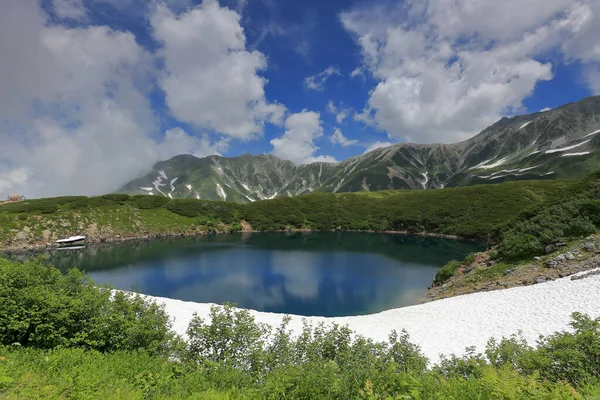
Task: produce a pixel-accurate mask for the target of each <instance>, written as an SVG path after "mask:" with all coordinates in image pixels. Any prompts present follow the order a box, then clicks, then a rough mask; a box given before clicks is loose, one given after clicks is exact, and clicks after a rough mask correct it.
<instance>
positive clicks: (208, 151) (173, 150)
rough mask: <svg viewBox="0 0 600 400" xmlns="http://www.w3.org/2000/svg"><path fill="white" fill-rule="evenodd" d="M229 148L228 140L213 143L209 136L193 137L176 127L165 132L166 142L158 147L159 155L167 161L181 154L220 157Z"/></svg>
mask: <svg viewBox="0 0 600 400" xmlns="http://www.w3.org/2000/svg"><path fill="white" fill-rule="evenodd" d="M227 147H228V140H227V139H226V138H224V139H221V140H219V141H217V142H211V140H210V138H209V137H208V136H207V135H204V136H202V137H196V136H192V135H189V134H188V133H187V132H186V131H185V130H183V128H181V127H176V128H172V129H168V130H167V131H166V132H165V138H164V140H163V141H162V143H160V144H159V145H158V155H159V158H160V159H161V160H167V159H169V158H171V157H175V156H177V155H179V154H191V155H193V156H196V157H206V156H210V155H218V156H220V155H221V153H222V152H224V151H227Z"/></svg>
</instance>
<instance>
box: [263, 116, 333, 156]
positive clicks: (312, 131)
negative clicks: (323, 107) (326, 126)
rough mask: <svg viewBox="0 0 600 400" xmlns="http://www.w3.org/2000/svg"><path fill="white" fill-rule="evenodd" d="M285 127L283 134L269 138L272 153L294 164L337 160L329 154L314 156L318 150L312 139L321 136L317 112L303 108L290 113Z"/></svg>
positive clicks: (321, 129) (321, 130)
mask: <svg viewBox="0 0 600 400" xmlns="http://www.w3.org/2000/svg"><path fill="white" fill-rule="evenodd" d="M285 129H286V130H285V133H284V134H283V135H281V136H280V137H278V138H275V139H273V140H271V145H272V146H273V151H272V154H273V155H275V156H277V157H279V158H282V159H284V160H289V161H292V162H294V163H296V164H310V163H313V162H337V160H336V159H335V158H333V157H331V156H318V157H315V156H314V154H315V153H316V152H317V150H319V147H318V146H316V145H315V144H314V141H315V139H318V138H320V137H322V136H323V128H322V127H321V115H320V114H319V113H318V112H314V111H307V110H304V111H302V112H299V113H295V114H291V115H290V116H289V117H288V118H287V119H286V120H285Z"/></svg>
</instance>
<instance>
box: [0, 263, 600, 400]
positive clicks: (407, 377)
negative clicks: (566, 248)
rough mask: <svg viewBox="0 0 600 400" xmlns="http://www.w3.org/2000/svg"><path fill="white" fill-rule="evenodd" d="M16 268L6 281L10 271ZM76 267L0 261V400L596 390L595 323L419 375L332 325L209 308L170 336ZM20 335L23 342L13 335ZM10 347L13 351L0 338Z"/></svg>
mask: <svg viewBox="0 0 600 400" xmlns="http://www.w3.org/2000/svg"><path fill="white" fill-rule="evenodd" d="M17 272H19V273H17ZM108 293H109V292H108V289H107V288H105V287H98V286H95V285H94V284H93V282H92V281H90V280H89V278H87V277H86V276H85V275H84V274H82V273H81V272H79V271H76V270H73V271H70V272H69V273H68V274H67V275H66V276H61V275H60V273H59V272H58V271H57V270H56V269H54V268H53V267H46V266H43V265H42V264H41V263H40V262H38V261H30V262H25V263H12V262H9V261H7V260H0V304H3V305H4V304H8V305H9V308H10V309H9V312H5V311H4V308H3V309H2V313H1V314H0V397H2V398H7V399H63V398H73V399H95V398H107V399H108V398H110V399H187V398H189V399H280V398H290V399H405V398H411V399H441V398H443V399H470V398H473V399H475V398H485V399H489V398H498V399H584V398H594V396H598V395H600V385H598V382H599V379H600V347H599V346H598V344H599V343H600V319H599V320H592V319H590V318H588V317H587V316H584V315H579V314H574V315H573V323H572V326H573V332H559V333H556V334H554V335H552V336H549V337H546V338H543V339H541V340H540V341H539V344H538V347H537V348H536V349H534V348H532V347H530V346H529V345H527V344H526V343H525V342H524V341H523V340H522V339H520V338H519V337H518V336H515V337H512V338H508V339H504V340H502V341H500V342H495V341H493V340H491V341H490V342H489V343H488V346H487V349H486V351H485V353H484V354H475V353H474V352H473V351H471V352H469V353H467V355H465V356H464V357H460V358H459V357H455V356H452V357H447V358H444V359H443V360H442V362H441V363H440V364H439V365H436V366H433V367H429V366H428V360H427V359H426V358H425V357H424V356H423V355H422V354H421V353H420V350H419V348H418V347H417V346H415V345H413V344H411V343H410V340H409V337H408V335H407V334H406V333H405V332H402V333H396V332H391V333H390V336H389V340H388V341H386V342H374V341H372V340H370V339H366V338H363V337H360V336H354V335H353V333H352V332H351V331H350V330H349V329H347V328H345V327H341V326H336V325H333V326H324V325H317V326H310V325H305V326H304V328H303V330H302V332H301V333H300V334H299V335H298V336H292V335H291V333H290V329H289V327H288V323H289V320H288V319H284V321H283V323H282V325H281V326H280V327H279V328H278V329H275V330H272V329H271V328H269V327H267V326H265V325H262V324H259V323H256V322H255V321H254V319H253V317H252V316H251V315H250V314H249V312H248V311H244V310H235V309H233V308H232V307H231V306H229V305H228V306H225V307H213V309H212V311H211V316H210V321H204V320H202V319H201V318H199V317H195V318H194V319H193V320H192V322H191V323H190V325H189V328H188V331H187V333H188V336H189V340H188V341H187V342H184V341H182V340H180V339H179V338H177V337H175V336H174V335H173V334H171V333H169V328H170V327H169V322H168V320H167V319H166V318H165V315H164V310H162V309H161V308H160V307H158V306H156V305H154V304H153V303H150V302H148V301H146V300H144V299H143V298H141V297H139V296H135V295H118V294H115V296H114V298H113V299H112V300H111V299H110V296H108ZM25 338H28V339H27V340H26V339H25ZM13 343H15V344H13Z"/></svg>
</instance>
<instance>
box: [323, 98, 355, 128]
mask: <svg viewBox="0 0 600 400" xmlns="http://www.w3.org/2000/svg"><path fill="white" fill-rule="evenodd" d="M327 111H329V112H330V113H331V114H333V115H335V120H336V121H337V123H338V124H342V123H343V122H344V120H345V119H346V118H348V116H349V115H350V114H351V113H352V109H351V108H350V107H346V106H344V104H343V103H340V105H339V106H336V105H335V103H334V102H333V101H329V103H327Z"/></svg>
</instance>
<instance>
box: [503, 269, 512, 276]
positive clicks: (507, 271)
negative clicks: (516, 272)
mask: <svg viewBox="0 0 600 400" xmlns="http://www.w3.org/2000/svg"><path fill="white" fill-rule="evenodd" d="M511 272H513V270H512V269H507V270H506V271H504V276H506V275H508V274H510V273H511Z"/></svg>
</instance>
